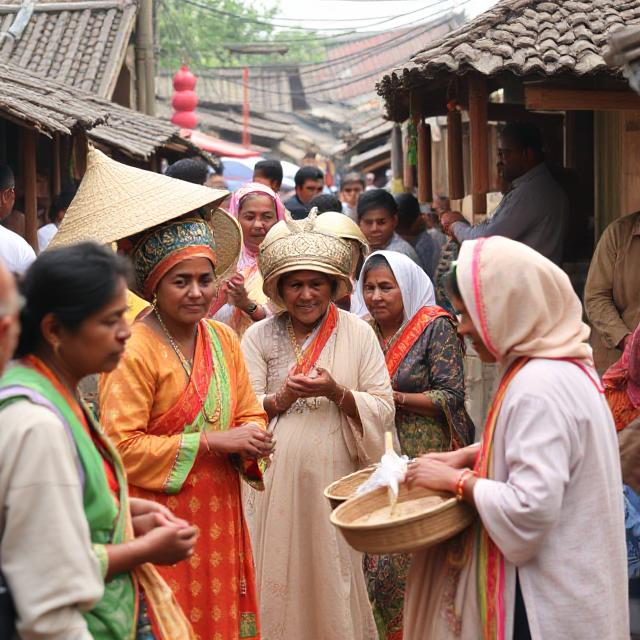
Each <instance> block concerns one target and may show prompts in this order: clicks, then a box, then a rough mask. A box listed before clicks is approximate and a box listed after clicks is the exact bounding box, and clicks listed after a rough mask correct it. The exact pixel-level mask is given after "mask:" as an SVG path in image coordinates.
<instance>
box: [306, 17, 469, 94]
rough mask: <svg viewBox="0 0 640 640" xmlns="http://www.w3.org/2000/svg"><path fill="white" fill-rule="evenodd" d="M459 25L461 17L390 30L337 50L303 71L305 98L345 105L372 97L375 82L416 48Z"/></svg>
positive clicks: (329, 52)
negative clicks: (365, 97) (357, 98)
mask: <svg viewBox="0 0 640 640" xmlns="http://www.w3.org/2000/svg"><path fill="white" fill-rule="evenodd" d="M460 22H461V20H460V17H459V16H457V15H455V14H451V15H449V16H445V17H443V18H440V19H439V20H437V21H432V22H428V23H422V24H418V25H415V26H413V27H406V28H401V29H391V30H389V31H385V32H384V33H377V34H375V35H372V36H369V37H365V38H360V39H358V40H355V41H352V42H348V43H346V44H341V45H337V46H334V47H332V48H331V49H330V50H329V51H328V53H327V57H326V60H325V61H323V62H322V63H320V64H318V65H315V66H314V65H308V66H306V67H305V68H303V70H302V72H301V78H302V84H303V86H304V90H305V95H306V96H307V97H309V98H316V99H321V100H328V101H332V102H335V101H340V102H344V101H347V100H350V99H353V98H356V97H358V96H361V95H366V94H370V93H373V91H374V85H375V80H376V78H378V77H380V74H381V73H384V72H385V71H387V70H391V69H393V68H394V67H395V66H396V65H398V64H401V63H402V62H403V61H405V60H406V59H407V58H408V57H409V56H410V55H411V54H412V53H413V52H414V51H415V50H416V49H417V48H420V47H425V46H427V45H428V44H429V43H431V42H434V41H437V40H439V39H440V38H441V37H442V36H444V35H445V34H446V33H448V32H450V31H451V30H452V29H455V28H456V27H457V26H458V25H459V24H460ZM323 85H325V86H326V87H327V88H324V87H323Z"/></svg>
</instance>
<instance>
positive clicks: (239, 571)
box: [101, 321, 266, 640]
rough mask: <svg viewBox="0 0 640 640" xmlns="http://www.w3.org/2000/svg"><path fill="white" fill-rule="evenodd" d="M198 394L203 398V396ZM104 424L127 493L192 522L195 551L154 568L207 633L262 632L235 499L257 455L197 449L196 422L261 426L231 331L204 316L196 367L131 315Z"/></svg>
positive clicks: (104, 392)
mask: <svg viewBox="0 0 640 640" xmlns="http://www.w3.org/2000/svg"><path fill="white" fill-rule="evenodd" d="M203 401H204V402H203ZM101 407H102V415H103V420H104V424H105V428H106V430H107V432H108V434H109V435H110V436H111V438H112V439H113V441H114V442H115V443H116V446H117V447H118V448H119V450H120V451H121V453H122V456H123V460H124V463H125V466H126V468H127V473H128V479H129V483H130V490H131V494H132V495H135V496H138V497H143V498H147V499H150V500H155V501H156V502H159V503H161V504H164V505H166V506H167V507H168V508H169V509H171V510H172V511H173V512H174V513H175V514H176V515H177V516H178V517H181V518H184V519H186V520H188V521H190V522H192V523H193V524H194V525H196V526H197V527H198V529H199V534H200V535H199V537H198V541H197V543H196V546H195V551H194V554H193V555H192V557H191V558H190V559H189V560H188V561H185V562H181V563H178V564H177V565H175V566H172V567H159V568H158V570H159V571H160V573H161V575H162V576H163V577H164V578H165V579H166V580H167V582H168V583H169V586H170V587H171V589H172V590H173V592H174V593H175V596H176V598H177V600H178V602H179V603H180V605H181V606H182V608H183V610H184V611H185V613H186V614H187V616H188V617H189V619H190V621H191V623H192V625H193V628H194V631H195V633H196V636H197V637H199V638H202V639H203V640H204V639H219V640H227V638H230V639H235V638H249V639H257V638H259V637H260V630H259V620H258V609H257V596H256V589H255V572H254V565H253V556H252V553H251V544H250V540H249V534H248V531H247V528H246V525H245V521H244V518H243V515H242V507H241V503H240V476H239V473H238V472H240V474H241V475H242V476H243V477H244V478H245V479H246V480H247V481H249V482H250V483H251V484H252V486H255V487H258V488H259V487H260V485H261V471H260V469H259V467H258V465H257V464H256V463H255V462H243V461H241V460H240V459H237V458H234V457H233V456H230V457H225V456H217V455H209V454H204V455H202V454H199V443H200V438H201V432H202V431H203V430H218V431H223V430H227V429H230V428H233V427H235V426H240V425H242V424H244V423H248V422H253V423H257V424H260V425H262V426H265V423H266V421H265V416H264V413H263V412H262V410H261V408H260V407H259V405H258V403H257V400H256V398H255V394H254V393H253V391H252V390H251V387H250V385H249V381H248V376H247V371H246V367H245V365H244V360H243V359H242V356H241V354H240V347H239V344H238V341H237V338H236V337H235V336H234V335H233V334H232V331H231V330H230V329H228V328H226V327H224V325H220V324H219V323H214V322H211V321H202V322H201V323H200V324H199V326H198V336H197V341H196V350H195V355H194V365H193V371H192V374H191V377H190V379H189V381H188V382H187V381H186V377H185V375H184V371H183V370H182V367H181V365H180V362H179V361H178V359H177V358H176V357H175V354H174V353H173V352H172V351H171V348H170V347H168V346H167V345H166V344H165V343H164V342H162V341H161V340H160V339H159V337H158V336H157V335H156V334H155V332H154V331H153V330H152V329H151V328H150V327H148V326H146V325H145V324H144V323H140V322H138V323H136V325H134V329H133V336H132V338H131V340H130V342H129V344H128V345H127V352H126V354H125V357H124V359H123V361H122V362H121V364H120V366H119V367H118V369H116V370H115V371H114V372H113V373H111V374H109V375H108V376H106V377H105V378H104V379H103V380H102V384H101Z"/></svg>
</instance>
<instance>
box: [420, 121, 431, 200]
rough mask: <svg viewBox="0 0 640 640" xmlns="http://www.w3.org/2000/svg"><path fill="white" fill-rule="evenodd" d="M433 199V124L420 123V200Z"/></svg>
mask: <svg viewBox="0 0 640 640" xmlns="http://www.w3.org/2000/svg"><path fill="white" fill-rule="evenodd" d="M432 201H433V166H432V162H431V125H428V124H426V123H425V121H424V120H422V119H420V122H419V123H418V202H420V204H426V203H428V202H432Z"/></svg>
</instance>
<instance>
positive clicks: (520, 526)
mask: <svg viewBox="0 0 640 640" xmlns="http://www.w3.org/2000/svg"><path fill="white" fill-rule="evenodd" d="M592 375H593V376H594V377H595V375H596V374H595V372H592ZM493 447H494V448H493V456H494V478H495V479H493V480H486V479H484V480H479V481H478V482H477V483H476V486H475V490H474V497H475V501H476V505H477V508H478V512H479V514H480V518H481V519H482V523H483V525H484V526H485V527H486V528H487V530H488V532H489V534H490V536H491V538H492V539H493V540H494V541H495V543H496V544H497V545H498V547H499V548H500V550H501V551H502V552H503V554H504V556H505V610H506V615H507V619H506V637H507V638H510V637H511V636H512V629H513V612H514V598H515V571H516V568H517V569H518V574H519V576H520V584H521V588H522V594H523V599H524V603H525V608H526V610H527V617H528V620H529V626H530V629H531V636H532V638H533V640H549V639H551V638H567V639H568V638H571V639H573V638H581V639H593V640H596V639H597V640H601V639H604V638H606V639H607V640H622V639H623V638H624V639H627V638H629V620H628V600H627V566H626V547H625V531H624V512H623V502H622V479H621V475H620V462H619V456H618V446H617V439H616V433H615V428H614V424H613V418H612V417H611V413H610V411H609V408H608V406H607V404H606V401H605V398H604V395H602V394H600V393H598V392H597V390H596V388H595V386H594V383H593V382H592V381H591V380H590V379H589V377H587V375H585V373H584V372H583V371H581V370H580V369H579V368H578V367H577V366H576V365H574V364H571V363H569V362H562V361H553V360H543V359H536V360H532V361H530V362H529V363H528V364H527V365H525V366H524V368H523V369H522V370H521V371H520V372H519V373H518V374H517V375H516V376H515V378H514V379H513V381H512V382H511V384H510V385H509V388H508V390H507V393H506V395H505V399H504V402H503V405H502V409H501V411H500V415H499V417H498V423H497V425H496V431H495V436H494V445H493ZM438 555H439V557H438ZM467 569H468V568H467ZM474 575H475V571H474V570H473V569H472V570H471V571H468V570H463V572H462V575H461V577H460V584H459V587H458V596H457V597H456V611H457V612H460V613H461V617H462V635H461V636H458V637H462V638H464V639H465V640H467V639H469V640H477V638H478V637H480V632H479V630H478V629H479V627H478V624H479V622H478V618H477V605H476V602H475V600H476V598H477V595H476V588H475V584H474V583H475V580H474ZM441 576H442V553H440V554H438V551H437V549H436V550H429V551H426V552H424V553H422V554H417V555H416V558H415V561H414V564H413V566H412V575H411V577H410V585H411V588H410V590H409V594H408V596H407V604H406V610H407V618H408V621H409V626H408V629H407V633H406V635H405V637H406V638H407V640H416V639H418V638H420V639H421V640H427V639H432V638H438V640H441V639H442V640H444V639H445V638H448V637H456V636H454V635H452V634H451V632H450V630H449V629H448V628H447V627H446V620H445V617H444V615H443V605H442V599H441V598H435V597H434V593H435V592H436V591H439V590H440V589H441V588H442V581H441V580H442V577H441ZM434 587H435V590H434ZM465 596H466V597H465Z"/></svg>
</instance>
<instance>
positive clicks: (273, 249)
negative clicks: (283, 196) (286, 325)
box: [258, 209, 352, 299]
mask: <svg viewBox="0 0 640 640" xmlns="http://www.w3.org/2000/svg"><path fill="white" fill-rule="evenodd" d="M316 215H317V214H316V210H315V209H313V210H312V211H311V213H310V214H309V216H308V217H307V218H306V219H305V220H292V219H291V218H286V219H285V220H282V221H280V222H278V223H277V224H275V225H274V226H273V227H272V228H271V230H270V231H269V233H267V236H266V237H265V239H264V240H263V242H262V244H261V245H260V253H259V254H258V266H259V268H260V272H261V273H262V277H263V279H264V290H265V294H266V295H268V296H269V297H270V298H272V299H274V298H278V294H277V292H276V288H277V281H278V279H279V278H280V276H282V275H284V274H285V273H289V272H291V271H299V270H310V271H320V272H322V273H327V274H330V275H334V276H337V277H338V278H339V279H340V280H341V281H342V284H343V285H345V286H346V290H347V291H348V290H349V289H350V281H349V271H350V268H351V258H352V256H351V246H350V245H349V243H348V242H346V241H345V240H342V239H341V238H338V237H336V236H334V235H329V234H327V233H324V232H321V231H318V230H316V228H315V226H316ZM345 286H341V287H340V290H341V291H342V292H344V291H345Z"/></svg>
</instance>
